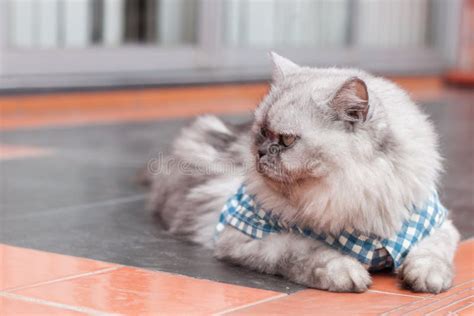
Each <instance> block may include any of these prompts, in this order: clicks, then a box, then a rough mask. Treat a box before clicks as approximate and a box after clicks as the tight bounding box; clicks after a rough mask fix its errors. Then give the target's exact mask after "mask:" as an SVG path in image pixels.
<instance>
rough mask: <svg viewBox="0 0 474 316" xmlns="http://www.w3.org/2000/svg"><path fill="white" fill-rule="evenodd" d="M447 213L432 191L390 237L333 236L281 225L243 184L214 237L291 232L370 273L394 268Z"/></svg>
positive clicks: (350, 233)
mask: <svg viewBox="0 0 474 316" xmlns="http://www.w3.org/2000/svg"><path fill="white" fill-rule="evenodd" d="M446 214H447V210H446V208H444V206H443V205H442V204H441V202H440V201H439V197H438V194H437V193H436V192H434V193H433V195H432V196H431V198H430V199H429V200H428V201H427V202H426V203H425V204H424V205H423V206H422V207H418V208H416V207H413V209H412V210H411V216H410V217H409V218H408V219H407V220H405V222H404V223H403V225H402V227H401V229H400V230H399V232H398V233H396V234H395V235H394V236H392V237H391V238H379V237H377V236H366V235H364V234H361V233H359V232H357V231H355V230H344V231H342V232H341V233H340V234H339V235H338V236H334V235H330V234H326V233H318V232H315V231H313V230H311V229H304V228H301V227H298V226H296V225H294V226H291V227H289V226H287V225H284V224H283V223H282V222H281V221H279V219H278V217H277V216H274V215H272V212H271V210H264V209H263V208H262V207H261V206H260V205H259V204H258V203H257V202H256V200H255V196H254V195H250V194H247V192H246V188H245V185H242V186H241V187H240V188H239V190H238V191H237V193H236V194H234V195H233V196H232V197H231V198H229V200H228V201H227V203H226V204H225V206H224V207H223V209H222V211H221V214H220V218H219V223H218V225H217V227H216V236H218V234H219V233H220V232H221V231H222V230H224V228H225V226H232V227H233V228H235V229H237V230H239V231H240V232H242V233H244V234H246V235H248V236H250V237H252V238H254V239H262V238H264V237H266V236H268V235H270V234H275V233H294V234H297V235H301V236H304V237H308V238H313V239H316V240H319V241H322V242H324V243H326V244H328V245H329V246H330V247H332V248H334V249H336V250H338V251H341V252H343V253H345V254H347V255H350V256H352V257H355V258H356V259H357V260H359V261H360V262H361V263H362V264H364V265H366V266H367V267H368V268H370V269H371V270H380V269H383V268H394V269H397V268H398V267H400V266H401V265H402V263H403V260H404V259H405V257H406V255H407V254H408V252H409V251H410V249H411V248H412V247H413V246H414V245H415V244H416V243H417V242H419V241H420V240H421V239H422V238H424V237H426V236H428V235H430V234H431V233H432V232H433V230H434V229H435V228H437V227H439V226H440V225H441V224H442V223H443V221H444V219H445V217H446Z"/></svg>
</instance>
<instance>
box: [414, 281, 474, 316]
mask: <svg viewBox="0 0 474 316" xmlns="http://www.w3.org/2000/svg"><path fill="white" fill-rule="evenodd" d="M472 289H473V287H471V288H467V289H464V290H461V291H459V292H455V293H452V294H451V295H448V296H446V297H443V298H441V299H439V300H432V302H430V303H428V304H426V305H423V306H419V307H417V308H415V309H413V310H411V311H410V312H416V311H417V310H420V309H422V308H427V307H428V308H429V306H432V305H433V304H436V303H441V302H443V301H446V300H449V299H450V298H453V297H455V296H457V295H460V294H461V295H462V294H464V293H466V292H469V291H470V290H472ZM469 297H470V296H468V297H467V298H469ZM464 298H466V297H461V299H460V300H458V301H462V300H463V299H464Z"/></svg>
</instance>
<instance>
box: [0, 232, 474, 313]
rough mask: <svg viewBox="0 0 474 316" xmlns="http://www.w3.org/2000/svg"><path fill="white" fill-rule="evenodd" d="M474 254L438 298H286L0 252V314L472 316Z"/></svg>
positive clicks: (463, 254) (307, 294)
mask: <svg viewBox="0 0 474 316" xmlns="http://www.w3.org/2000/svg"><path fill="white" fill-rule="evenodd" d="M473 253H474V240H468V241H464V242H463V243H462V244H461V246H460V248H459V251H458V253H457V255H456V259H455V260H456V271H457V275H456V278H455V281H454V286H453V288H452V289H451V290H449V291H448V292H445V293H441V294H438V295H430V294H417V293H412V292H410V291H407V290H402V289H400V288H399V284H398V282H397V280H396V278H395V277H394V276H392V275H375V276H374V280H373V281H374V284H373V286H372V287H371V289H370V290H369V291H367V292H366V293H363V294H338V293H329V292H325V291H318V290H311V289H308V290H303V291H299V292H296V293H294V294H290V295H287V294H282V293H279V292H273V291H267V290H260V289H253V288H248V287H242V286H236V285H230V284H224V283H218V282H213V281H208V280H200V279H195V278H191V277H185V276H180V275H173V274H168V273H163V272H154V271H148V270H143V269H139V268H133V267H125V266H121V265H116V264H110V263H106V262H100V261H94V260H89V259H84V258H75V257H69V256H64V255H58V254H53V253H48V252H42V251H36V250H30V249H24V248H17V247H12V246H8V245H0V257H1V258H2V260H1V272H2V279H1V280H0V314H1V315H18V314H22V313H24V314H29V315H39V314H44V315H51V314H53V315H54V314H58V315H68V314H71V315H78V314H90V315H111V314H128V315H153V314H186V315H189V314H218V315H223V314H241V315H251V314H291V315H298V314H300V315H301V314H302V315H308V314H320V315H326V314H333V315H339V314H351V315H357V314H365V315H375V314H387V315H424V314H430V315H431V314H433V315H447V314H451V315H474V269H473V259H474V258H473Z"/></svg>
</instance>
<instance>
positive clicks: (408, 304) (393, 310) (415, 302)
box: [380, 296, 433, 316]
mask: <svg viewBox="0 0 474 316" xmlns="http://www.w3.org/2000/svg"><path fill="white" fill-rule="evenodd" d="M421 298H422V299H421V300H417V301H413V302H410V303H407V304H402V305H399V306H396V307H394V308H392V309H389V310H387V311H384V312H383V313H381V314H380V315H383V316H386V315H391V314H392V313H395V312H397V311H399V310H400V309H403V308H405V307H409V306H412V305H414V306H416V305H417V304H419V303H420V302H423V301H433V299H432V298H430V296H428V297H421ZM410 311H411V310H410Z"/></svg>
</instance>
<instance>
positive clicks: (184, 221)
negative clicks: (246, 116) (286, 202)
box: [148, 115, 249, 242]
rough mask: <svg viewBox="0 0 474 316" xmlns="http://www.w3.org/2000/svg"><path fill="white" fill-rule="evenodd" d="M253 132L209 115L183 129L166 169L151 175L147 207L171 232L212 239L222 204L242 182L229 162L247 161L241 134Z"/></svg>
mask: <svg viewBox="0 0 474 316" xmlns="http://www.w3.org/2000/svg"><path fill="white" fill-rule="evenodd" d="M248 130H249V128H248V124H247V125H246V126H245V127H243V126H237V125H232V124H227V123H224V122H223V121H221V120H220V119H219V118H217V117H215V116H209V115H206V116H201V117H198V118H197V119H196V120H194V121H193V122H192V123H191V124H190V125H189V126H187V127H185V128H183V130H182V131H181V133H180V135H179V136H178V138H177V139H176V140H175V141H174V143H173V147H172V148H173V150H172V154H171V155H170V156H168V157H167V158H166V159H165V163H166V166H165V167H166V168H165V169H163V170H162V171H164V172H162V173H159V174H153V175H152V177H151V195H150V196H151V198H150V200H149V203H148V209H150V210H151V211H153V213H154V214H155V215H157V217H158V218H159V219H160V222H161V223H162V224H163V226H164V227H165V228H166V229H167V230H168V231H170V232H171V233H173V234H176V235H179V236H182V237H185V238H186V239H188V240H193V241H198V242H201V241H202V240H204V239H206V240H207V239H209V236H210V235H211V234H212V233H213V229H214V227H213V224H215V223H214V221H217V220H218V214H219V211H220V209H221V208H222V205H223V204H224V203H225V201H226V199H227V198H228V196H230V195H231V194H232V193H233V192H234V191H235V190H236V188H235V187H236V186H237V185H238V182H240V181H241V180H240V176H239V175H236V174H233V173H232V172H230V171H228V169H229V168H228V165H229V164H231V165H232V164H234V165H236V166H241V165H242V160H243V158H242V157H243V154H240V152H241V151H243V149H242V148H244V147H245V148H246V146H245V144H246V143H245V142H242V139H241V136H242V134H243V133H246V132H248ZM240 143H242V144H240ZM244 143H245V144H244ZM239 168H240V167H239ZM148 179H150V177H148ZM148 181H149V180H148ZM234 182H235V184H234ZM210 222H213V223H212V224H211V223H210ZM198 235H199V236H198ZM202 235H205V238H201V237H202Z"/></svg>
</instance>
